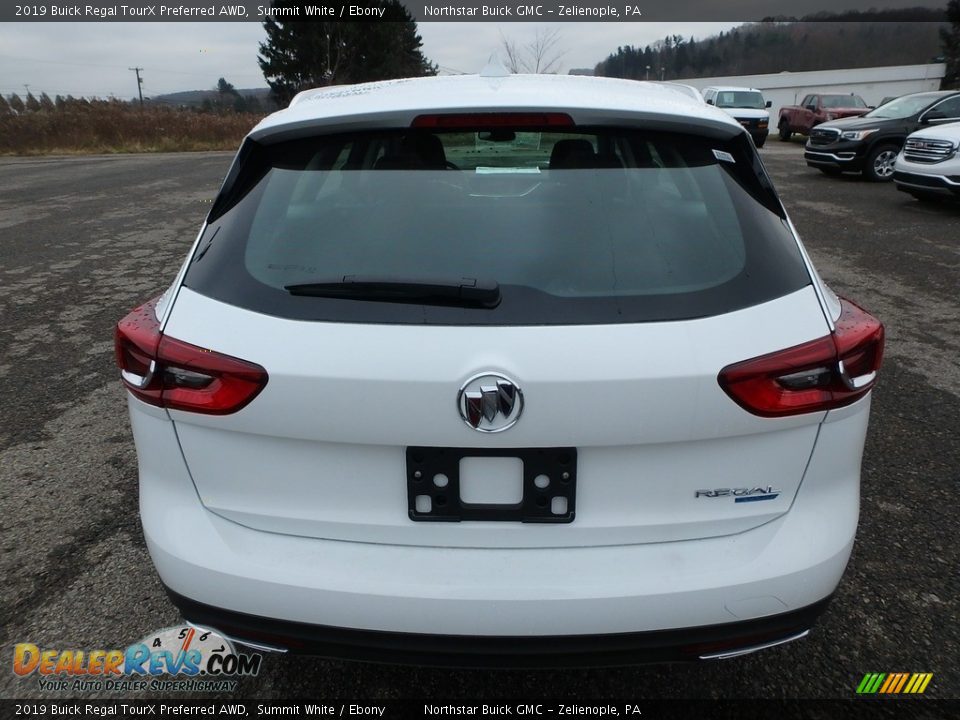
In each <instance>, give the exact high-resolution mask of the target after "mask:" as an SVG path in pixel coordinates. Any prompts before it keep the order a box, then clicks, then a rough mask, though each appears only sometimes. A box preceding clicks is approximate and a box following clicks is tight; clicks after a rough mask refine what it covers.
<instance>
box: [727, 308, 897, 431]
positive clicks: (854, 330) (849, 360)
mask: <svg viewBox="0 0 960 720" xmlns="http://www.w3.org/2000/svg"><path fill="white" fill-rule="evenodd" d="M840 302H841V313H840V318H839V319H838V320H837V322H836V324H835V325H836V327H835V330H834V332H833V333H831V334H830V335H827V336H826V337H822V338H818V339H817V340H811V341H810V342H807V343H804V344H802V345H797V346H795V347H792V348H787V349H786V350H779V351H777V352H774V353H770V354H769V355H763V356H761V357H757V358H753V359H751V360H745V361H743V362H739V363H734V364H733V365H728V366H727V367H725V368H724V369H723V370H721V371H720V375H719V376H718V378H717V379H718V381H719V383H720V387H722V388H723V389H724V391H725V392H726V393H727V394H728V395H729V396H730V397H731V398H733V400H734V401H735V402H736V403H737V404H738V405H740V407H742V408H743V409H744V410H747V411H748V412H751V413H753V414H754V415H760V416H762V417H782V416H786V415H799V414H801V413H808V412H820V411H824V410H831V409H833V408H839V407H843V406H845V405H850V404H851V403H853V402H856V401H857V400H859V399H860V398H861V397H863V396H864V395H866V394H867V392H869V390H870V389H871V388H872V387H873V386H874V384H875V383H876V379H877V371H878V370H879V369H880V364H881V362H882V360H883V339H884V336H883V324H882V323H881V322H880V321H879V320H877V319H876V318H875V317H873V316H872V315H870V314H869V313H868V312H866V311H865V310H863V309H862V308H860V307H858V306H857V305H855V304H853V303H852V302H850V301H849V300H841V301H840Z"/></svg>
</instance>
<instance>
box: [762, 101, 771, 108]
mask: <svg viewBox="0 0 960 720" xmlns="http://www.w3.org/2000/svg"><path fill="white" fill-rule="evenodd" d="M764 107H773V100H767V104H766V105H764Z"/></svg>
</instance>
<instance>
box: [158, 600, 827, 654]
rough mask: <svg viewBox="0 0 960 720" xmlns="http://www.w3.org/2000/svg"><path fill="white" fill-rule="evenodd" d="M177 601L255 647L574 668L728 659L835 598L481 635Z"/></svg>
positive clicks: (780, 639) (795, 634)
mask: <svg viewBox="0 0 960 720" xmlns="http://www.w3.org/2000/svg"><path fill="white" fill-rule="evenodd" d="M167 593H168V595H169V596H170V600H171V601H172V602H173V604H174V605H176V606H177V608H178V609H179V610H180V612H181V613H182V614H183V617H184V618H185V619H186V620H187V621H188V622H190V623H192V624H194V625H199V626H202V627H209V628H214V629H216V630H218V631H219V632H220V633H221V634H222V635H224V636H225V637H229V638H230V639H232V640H234V641H236V642H238V643H240V644H249V645H250V646H251V647H253V648H254V649H259V650H264V649H271V650H279V649H282V650H283V651H284V652H291V653H296V654H308V655H319V656H321V657H330V658H338V659H342V660H360V661H366V662H385V663H394V664H403V665H406V664H411V665H432V666H438V667H540V668H542V667H570V666H588V665H589V666H616V665H638V664H643V663H653V662H685V661H695V660H710V659H723V658H726V657H735V656H737V655H743V654H746V653H750V652H755V651H757V650H761V649H766V648H769V647H774V646H776V645H781V644H783V643H786V642H790V641H792V640H797V639H800V638H802V637H804V636H806V634H807V632H808V631H809V629H810V627H811V626H812V625H813V623H814V622H815V621H816V619H817V618H818V617H819V616H820V614H821V613H822V612H823V611H824V610H825V609H826V607H827V605H828V603H829V601H830V598H826V599H824V600H821V601H820V602H817V603H814V604H813V605H809V606H807V607H805V608H801V609H799V610H794V611H792V612H787V613H781V614H779V615H773V616H770V617H765V618H760V619H757V620H746V621H742V622H733V623H724V624H721V625H709V626H705V627H695V628H681V629H674V630H660V631H651V632H636V633H612V634H604V635H552V636H536V635H529V636H520V637H517V636H488V637H484V636H476V635H436V634H423V633H398V632H383V631H376V630H357V629H354V628H342V627H331V626H328V625H311V624H308V623H298V622H290V621H285V620H277V619H275V618H267V617H258V616H256V615H248V614H246V613H238V612H234V611H231V610H224V609H221V608H215V607H212V606H210V605H204V604H203V603H198V602H195V601H193V600H190V599H189V598H185V597H183V596H182V595H180V594H178V593H176V592H173V591H172V590H170V589H169V588H168V589H167Z"/></svg>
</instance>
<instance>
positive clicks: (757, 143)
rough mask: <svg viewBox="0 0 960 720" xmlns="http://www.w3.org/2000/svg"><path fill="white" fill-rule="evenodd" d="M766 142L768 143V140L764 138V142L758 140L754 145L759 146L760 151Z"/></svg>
mask: <svg viewBox="0 0 960 720" xmlns="http://www.w3.org/2000/svg"><path fill="white" fill-rule="evenodd" d="M766 141H767V139H766V138H763V140H757V141H756V142H755V143H754V145H756V146H757V150H759V149H760V148H762V147H763V144H764V143H765V142H766Z"/></svg>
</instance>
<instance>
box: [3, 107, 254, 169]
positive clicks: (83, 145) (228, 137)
mask: <svg viewBox="0 0 960 720" xmlns="http://www.w3.org/2000/svg"><path fill="white" fill-rule="evenodd" d="M261 117H262V115H261V114H254V113H233V112H230V113H221V114H217V113H199V112H194V111H192V110H183V109H178V108H170V107H150V106H147V107H144V108H142V109H141V108H140V106H139V105H136V104H129V103H124V102H119V101H107V100H95V101H86V100H72V101H69V102H67V103H62V104H58V105H57V106H51V107H48V108H42V109H39V110H35V111H33V112H31V111H23V112H20V113H18V114H15V113H13V112H9V111H8V112H7V113H3V114H0V155H49V154H86V153H131V152H177V151H195V150H234V149H236V148H237V147H238V146H239V145H240V141H241V140H242V139H243V136H244V135H245V134H246V133H247V132H248V131H249V130H250V128H252V127H253V126H254V125H256V124H257V122H258V121H259V120H260V118H261Z"/></svg>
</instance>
